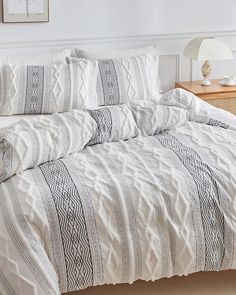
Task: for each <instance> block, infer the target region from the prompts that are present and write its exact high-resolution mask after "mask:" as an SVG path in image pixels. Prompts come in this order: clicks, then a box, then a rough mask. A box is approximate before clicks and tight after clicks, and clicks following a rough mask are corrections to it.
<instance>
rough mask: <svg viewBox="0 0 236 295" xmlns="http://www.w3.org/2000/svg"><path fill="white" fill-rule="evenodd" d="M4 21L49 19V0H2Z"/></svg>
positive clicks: (39, 20)
mask: <svg viewBox="0 0 236 295" xmlns="http://www.w3.org/2000/svg"><path fill="white" fill-rule="evenodd" d="M2 1H3V22H4V23H28V22H29V23H30V22H48V21H49V0H2Z"/></svg>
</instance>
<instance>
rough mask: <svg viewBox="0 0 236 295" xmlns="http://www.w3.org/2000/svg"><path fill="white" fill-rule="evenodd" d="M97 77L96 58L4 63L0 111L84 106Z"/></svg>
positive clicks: (31, 111)
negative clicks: (66, 62)
mask: <svg viewBox="0 0 236 295" xmlns="http://www.w3.org/2000/svg"><path fill="white" fill-rule="evenodd" d="M96 77H97V64H96V62H95V61H90V60H86V59H80V60H79V62H77V63H74V64H70V65H52V66H19V65H2V66H1V67H0V85H1V89H0V115H12V114H41V113H54V112H65V111H69V110H71V109H82V108H84V107H87V106H88V105H87V103H88V101H89V98H90V97H91V96H92V95H93V94H92V93H94V90H93V89H94V88H95V81H96ZM90 105H91V103H90ZM90 105H89V106H90Z"/></svg>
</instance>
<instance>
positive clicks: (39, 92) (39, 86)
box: [24, 66, 44, 114]
mask: <svg viewBox="0 0 236 295" xmlns="http://www.w3.org/2000/svg"><path fill="white" fill-rule="evenodd" d="M26 83H27V85H26V98H25V110H24V113H25V114H40V113H42V104H43V97H44V95H43V92H44V67H43V66H28V67H27V80H26Z"/></svg>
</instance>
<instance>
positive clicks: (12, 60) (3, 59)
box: [0, 48, 71, 66]
mask: <svg viewBox="0 0 236 295" xmlns="http://www.w3.org/2000/svg"><path fill="white" fill-rule="evenodd" d="M70 52H71V49H70V48H66V49H62V50H56V51H51V52H42V53H30V54H25V55H19V54H17V55H8V56H7V55H1V56H0V64H1V63H2V64H17V65H21V66H23V65H24V66H26V65H53V64H67V61H66V59H67V58H68V57H69V56H70Z"/></svg>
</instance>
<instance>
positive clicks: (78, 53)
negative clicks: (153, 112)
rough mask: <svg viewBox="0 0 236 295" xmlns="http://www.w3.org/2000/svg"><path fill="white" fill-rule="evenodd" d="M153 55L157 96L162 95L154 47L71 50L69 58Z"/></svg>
mask: <svg viewBox="0 0 236 295" xmlns="http://www.w3.org/2000/svg"><path fill="white" fill-rule="evenodd" d="M147 54H154V55H156V58H157V61H158V64H157V70H156V83H157V84H158V89H159V94H162V93H163V91H162V89H161V82H160V78H159V57H158V50H157V48H156V47H155V46H153V45H150V46H145V47H141V48H133V49H123V50H96V51H91V50H81V49H79V48H74V49H71V56H72V57H78V58H86V59H113V58H120V57H132V56H140V55H147Z"/></svg>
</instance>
